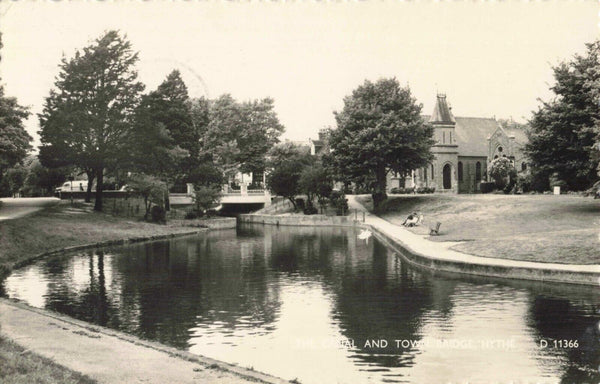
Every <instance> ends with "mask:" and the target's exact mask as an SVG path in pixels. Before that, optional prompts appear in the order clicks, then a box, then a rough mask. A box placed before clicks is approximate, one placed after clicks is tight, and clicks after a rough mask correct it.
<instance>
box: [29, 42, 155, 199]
mask: <svg viewBox="0 0 600 384" xmlns="http://www.w3.org/2000/svg"><path fill="white" fill-rule="evenodd" d="M137 60H138V54H137V53H136V52H133V50H132V48H131V43H130V42H129V41H128V40H127V39H126V38H125V37H122V36H121V35H120V34H119V32H117V31H109V32H106V33H105V34H104V35H103V36H101V37H100V38H99V39H97V40H96V41H95V42H94V43H92V44H91V45H89V46H87V47H85V48H83V50H81V51H77V52H76V53H75V55H74V57H72V58H71V59H68V60H67V59H66V58H63V60H62V62H61V64H60V72H59V74H58V77H57V80H56V82H55V89H52V90H51V91H50V95H49V96H48V97H47V98H46V100H45V103H44V109H43V112H42V113H41V114H40V115H39V119H40V126H41V130H40V132H39V133H40V139H41V143H42V145H41V146H40V160H41V161H42V164H43V165H48V166H57V165H66V164H72V165H75V166H77V167H79V168H81V169H83V170H86V172H87V173H88V178H90V177H91V178H93V177H96V179H97V188H96V200H95V205H94V209H95V210H102V183H103V178H104V171H105V169H107V168H115V167H117V166H119V165H120V163H121V161H122V159H124V158H125V157H126V156H127V151H128V148H127V146H128V145H127V144H128V140H127V137H128V135H129V134H130V131H131V127H132V124H133V116H134V111H135V109H136V107H137V105H138V102H139V94H140V93H141V92H142V91H143V89H144V86H143V84H142V83H140V82H138V81H137V71H136V70H135V67H134V66H135V64H136V62H137ZM88 185H91V180H90V183H88Z"/></svg>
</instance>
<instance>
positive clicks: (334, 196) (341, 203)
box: [329, 191, 348, 216]
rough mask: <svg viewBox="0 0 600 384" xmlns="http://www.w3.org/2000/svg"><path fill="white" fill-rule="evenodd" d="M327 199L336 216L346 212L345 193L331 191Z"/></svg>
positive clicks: (346, 200)
mask: <svg viewBox="0 0 600 384" xmlns="http://www.w3.org/2000/svg"><path fill="white" fill-rule="evenodd" d="M329 201H330V202H331V206H332V207H334V208H335V210H336V213H337V215H338V216H341V215H344V214H346V212H348V199H346V195H345V194H344V193H343V192H340V191H333V192H331V196H330V197H329Z"/></svg>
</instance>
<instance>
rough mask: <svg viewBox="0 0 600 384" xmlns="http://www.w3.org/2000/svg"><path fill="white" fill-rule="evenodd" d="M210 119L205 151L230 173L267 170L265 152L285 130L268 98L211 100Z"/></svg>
mask: <svg viewBox="0 0 600 384" xmlns="http://www.w3.org/2000/svg"><path fill="white" fill-rule="evenodd" d="M208 121H209V123H208V126H207V130H206V132H205V134H204V136H203V139H202V141H203V146H204V150H205V151H207V152H209V153H211V154H212V155H213V157H214V159H215V161H217V162H218V163H220V164H221V165H222V166H223V168H224V171H225V173H226V174H228V175H231V174H232V172H235V171H238V170H239V171H241V172H262V171H264V169H265V155H266V153H267V152H268V151H269V149H270V148H271V147H272V146H273V145H274V144H276V143H277V142H278V141H279V136H280V135H281V133H283V130H284V127H283V125H281V123H280V122H279V119H278V118H277V115H276V113H275V111H274V102H273V100H272V99H269V98H266V99H262V100H253V101H247V102H243V103H239V102H237V101H236V100H235V99H234V98H233V97H231V95H223V96H221V97H219V98H217V99H216V100H214V101H212V103H211V105H210V113H209V118H208Z"/></svg>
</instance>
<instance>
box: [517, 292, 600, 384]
mask: <svg viewBox="0 0 600 384" xmlns="http://www.w3.org/2000/svg"><path fill="white" fill-rule="evenodd" d="M586 296H588V299H587V300H586V299H585V297H586ZM594 296H595V297H594ZM578 297H579V300H577V301H574V300H569V299H568V298H566V297H561V296H547V295H545V294H544V293H543V292H534V294H533V295H531V303H530V305H529V308H530V313H529V317H528V319H527V321H528V323H529V326H530V327H531V328H532V329H533V330H534V331H535V333H536V334H537V338H536V342H537V343H538V345H539V342H540V340H545V341H547V342H548V348H547V349H543V350H541V352H543V353H546V354H551V355H559V356H560V355H562V356H565V357H567V358H568V360H569V364H568V366H567V367H566V371H565V372H564V374H563V376H562V379H561V382H562V383H584V382H590V383H591V382H598V381H599V380H600V374H599V373H598V370H597V369H598V366H599V365H600V330H599V329H598V326H600V314H599V313H598V309H599V308H600V306H599V305H598V303H599V301H598V297H597V295H595V294H592V295H585V293H584V292H579V293H578ZM554 340H556V341H557V343H558V342H559V340H563V342H564V340H567V341H568V340H577V341H578V345H579V346H578V348H572V349H570V348H554Z"/></svg>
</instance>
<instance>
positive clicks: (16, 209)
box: [0, 197, 60, 221]
mask: <svg viewBox="0 0 600 384" xmlns="http://www.w3.org/2000/svg"><path fill="white" fill-rule="evenodd" d="M59 201H60V200H59V199H57V198H56V197H17V198H12V197H5V198H1V199H0V202H2V203H1V204H0V221H3V220H11V219H16V218H18V217H22V216H25V215H29V214H31V213H33V212H36V211H39V210H40V209H42V208H46V207H50V206H53V205H56V204H58V203H59Z"/></svg>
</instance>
